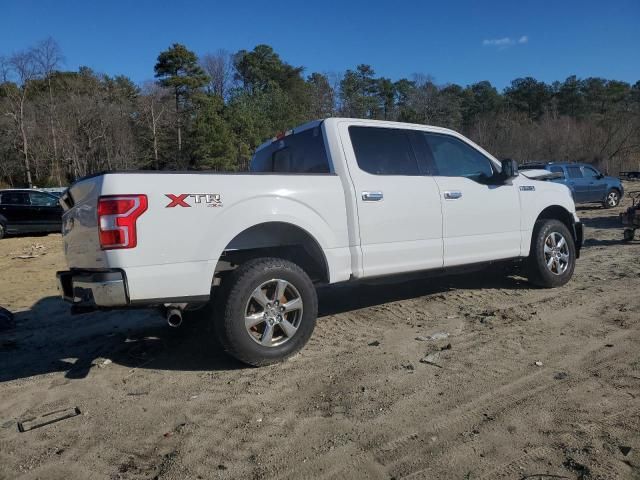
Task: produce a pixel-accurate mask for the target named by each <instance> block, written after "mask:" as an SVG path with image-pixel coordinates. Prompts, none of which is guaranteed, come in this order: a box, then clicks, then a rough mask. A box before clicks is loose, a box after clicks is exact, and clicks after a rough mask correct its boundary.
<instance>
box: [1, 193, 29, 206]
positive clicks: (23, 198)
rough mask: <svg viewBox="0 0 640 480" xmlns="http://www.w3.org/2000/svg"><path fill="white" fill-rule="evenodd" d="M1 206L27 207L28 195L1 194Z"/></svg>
mask: <svg viewBox="0 0 640 480" xmlns="http://www.w3.org/2000/svg"><path fill="white" fill-rule="evenodd" d="M0 203H2V205H29V195H27V194H26V193H25V192H3V193H2V195H1V196H0Z"/></svg>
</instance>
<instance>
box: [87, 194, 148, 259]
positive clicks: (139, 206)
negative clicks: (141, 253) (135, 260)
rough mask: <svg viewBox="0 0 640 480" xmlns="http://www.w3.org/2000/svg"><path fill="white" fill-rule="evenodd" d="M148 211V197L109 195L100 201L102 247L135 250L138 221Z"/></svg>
mask: <svg viewBox="0 0 640 480" xmlns="http://www.w3.org/2000/svg"><path fill="white" fill-rule="evenodd" d="M146 210H147V196H146V195H109V196H105V197H100V198H99V199H98V230H99V232H100V247H101V248H102V249H103V250H110V249H114V248H134V247H135V246H136V245H137V244H138V235H137V232H136V220H138V217H140V215H142V214H143V213H144V212H145V211H146Z"/></svg>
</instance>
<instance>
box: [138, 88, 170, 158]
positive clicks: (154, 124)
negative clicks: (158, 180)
mask: <svg viewBox="0 0 640 480" xmlns="http://www.w3.org/2000/svg"><path fill="white" fill-rule="evenodd" d="M170 95H171V92H170V91H169V90H168V89H166V88H163V87H161V86H160V85H158V84H157V83H154V82H149V83H147V84H145V85H144V87H143V92H142V95H141V96H140V98H139V104H140V113H141V114H142V115H141V118H142V120H143V122H144V123H145V124H146V126H147V127H148V128H149V130H150V131H151V140H152V144H153V161H154V166H155V169H156V170H160V157H159V153H158V130H159V128H160V121H161V120H162V117H163V115H164V113H165V112H166V110H167V100H168V99H169V98H170Z"/></svg>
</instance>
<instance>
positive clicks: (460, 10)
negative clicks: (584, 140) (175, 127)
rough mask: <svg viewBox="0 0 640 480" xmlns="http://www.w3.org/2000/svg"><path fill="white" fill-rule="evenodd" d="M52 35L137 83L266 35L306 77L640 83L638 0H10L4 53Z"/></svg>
mask: <svg viewBox="0 0 640 480" xmlns="http://www.w3.org/2000/svg"><path fill="white" fill-rule="evenodd" d="M49 35H50V36H52V37H54V38H55V39H56V40H57V41H58V43H59V44H60V46H61V48H62V50H63V52H64V55H65V57H66V61H65V65H64V67H65V68H67V69H77V68H78V66H80V65H86V66H89V67H91V68H93V69H94V70H96V71H99V72H103V73H107V74H110V75H114V74H125V75H127V76H129V77H131V78H132V79H133V80H134V81H136V82H142V81H144V80H148V79H152V78H153V66H154V63H155V59H156V57H157V55H158V53H159V52H160V51H161V50H163V49H166V48H167V47H168V46H169V45H170V44H171V43H173V42H180V43H184V44H185V45H187V47H189V48H190V49H192V50H194V51H195V52H196V53H198V54H202V53H205V52H215V51H216V50H218V49H220V48H223V49H226V50H229V51H237V50H239V49H243V48H244V49H251V48H253V47H254V46H255V45H257V44H259V43H267V44H269V45H271V46H273V47H274V48H275V50H276V51H277V52H278V53H279V54H280V55H281V57H282V58H283V59H284V60H285V61H287V62H289V63H291V64H292V65H296V66H299V65H302V66H305V67H306V70H305V73H307V74H308V73H311V72H312V71H319V72H338V73H339V72H343V71H344V70H346V69H348V68H354V67H355V66H356V65H357V64H359V63H368V64H370V65H372V66H373V68H374V69H375V71H376V73H377V74H378V75H384V76H388V77H391V78H392V79H394V80H397V79H398V78H401V77H411V75H412V74H413V73H423V74H427V75H431V76H433V77H434V78H435V80H436V82H437V83H440V84H445V83H459V84H462V85H466V84H470V83H473V82H477V81H480V80H490V81H491V82H492V83H493V84H494V85H496V86H497V87H498V88H503V87H504V86H506V85H507V84H508V83H509V82H510V81H511V80H512V79H514V78H517V77H523V76H533V77H536V78H538V79H540V80H544V81H547V82H551V81H553V80H564V79H565V78H566V77H567V76H569V75H572V74H575V75H578V76H579V77H588V76H602V77H606V78H613V79H617V80H624V81H627V82H631V83H635V82H636V81H638V80H640V0H609V1H606V2H603V1H602V0H599V1H593V0H583V1H564V0H555V1H545V0H538V1H535V2H525V1H519V0H510V1H496V2H489V1H486V0H485V1H480V0H478V1H471V0H467V1H446V0H440V1H434V2H432V1H426V0H425V1H403V0H395V1H389V0H386V1H378V0H370V1H366V2H365V1H348V0H342V1H333V0H327V1H317V2H309V1H297V2H278V1H276V0H270V1H262V2H259V1H253V0H242V1H238V0H236V1H235V2H233V1H224V2H222V1H208V2H205V1H182V2H180V1H175V0H174V1H172V2H168V1H162V0H156V1H148V0H144V1H136V2H134V1H122V0H110V1H102V2H98V1H91V0H83V1H77V0H41V1H32V0H5V1H4V2H3V4H2V7H1V8H0V55H8V54H11V53H12V52H13V51H16V50H20V49H23V48H25V47H28V46H30V45H32V44H34V43H35V42H37V41H38V40H40V39H43V38H45V37H47V36H49Z"/></svg>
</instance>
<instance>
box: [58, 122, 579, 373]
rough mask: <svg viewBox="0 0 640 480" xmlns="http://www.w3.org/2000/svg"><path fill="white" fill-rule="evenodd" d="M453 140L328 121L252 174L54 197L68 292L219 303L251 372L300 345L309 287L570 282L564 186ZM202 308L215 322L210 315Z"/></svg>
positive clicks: (571, 247)
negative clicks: (381, 281)
mask: <svg viewBox="0 0 640 480" xmlns="http://www.w3.org/2000/svg"><path fill="white" fill-rule="evenodd" d="M548 174H549V172H547V171H545V170H541V171H529V172H527V173H526V175H520V174H518V170H517V165H516V164H515V162H514V161H512V160H504V161H502V163H501V162H499V161H498V160H496V159H495V158H494V157H493V156H491V155H490V154H489V153H487V152H486V151H485V150H483V149H482V148H480V147H479V146H477V145H475V144H474V143H473V142H471V141H470V140H468V139H466V138H465V137H463V136H462V135H460V134H458V133H456V132H453V131H451V130H447V129H443V128H437V127H428V126H424V125H413V124H403V123H395V122H383V121H373V120H355V119H340V118H330V119H326V120H324V121H315V122H311V123H307V124H305V125H302V126H300V127H298V128H295V129H294V130H291V131H289V132H287V133H286V134H283V135H281V136H278V137H277V138H275V139H273V140H272V141H268V142H266V143H265V144H263V145H262V146H260V147H259V148H258V150H257V151H256V153H255V155H254V157H253V160H252V162H251V171H250V172H248V173H230V174H220V173H204V172H201V173H194V172H166V173H161V172H126V173H116V172H114V173H108V174H100V175H95V176H92V177H88V178H85V179H83V180H80V181H78V182H77V183H75V184H74V185H72V186H71V187H70V189H69V191H68V192H67V193H66V194H65V195H64V196H63V198H62V200H61V203H62V204H63V206H64V208H65V210H66V211H65V213H64V217H63V218H64V221H63V235H64V237H63V238H64V250H65V254H66V258H67V262H68V265H69V270H68V271H64V272H58V280H59V286H60V290H61V292H62V295H63V297H64V298H65V299H66V300H67V301H69V302H72V303H73V305H74V306H75V308H76V309H81V310H86V309H95V308H102V307H109V308H114V307H116V308H121V307H125V308H126V307H138V306H141V305H142V306H149V305H160V306H163V307H164V309H165V311H166V317H167V321H168V322H169V323H170V324H171V325H177V324H179V323H180V322H181V321H182V315H183V312H188V311H189V310H190V309H193V308H196V307H198V306H199V305H203V304H205V302H208V301H209V299H210V294H211V292H212V287H213V292H215V297H214V298H215V301H214V304H215V309H214V310H215V314H212V315H213V322H214V325H215V331H216V334H217V336H218V338H219V340H220V343H221V344H222V346H223V347H224V349H225V350H226V351H227V352H228V353H230V354H231V355H233V356H235V357H236V358H238V359H240V360H241V361H243V362H246V363H248V364H251V365H265V364H268V363H272V362H276V361H280V360H282V359H284V358H286V357H288V356H290V355H292V354H293V353H295V352H297V351H298V350H299V349H300V348H302V346H303V345H304V344H305V343H306V342H307V340H308V339H309V337H310V336H311V333H312V331H313V329H314V325H315V321H316V315H317V297H316V290H315V286H316V285H318V284H333V283H338V282H347V281H357V280H361V279H368V278H371V277H381V276H386V275H394V274H401V273H406V272H415V271H423V270H443V269H444V270H445V271H453V269H455V268H456V267H460V266H467V265H471V264H474V265H475V264H481V263H483V262H493V261H501V260H508V261H512V260H519V261H522V262H524V264H525V266H526V267H527V272H528V275H529V279H530V281H531V282H532V283H534V284H536V285H539V286H542V287H558V286H560V285H563V284H565V283H566V282H567V281H569V279H570V278H571V276H572V274H573V271H574V266H575V261H576V258H577V257H578V256H579V252H580V247H581V244H582V225H581V223H580V221H579V219H578V217H577V215H576V212H575V205H574V202H573V199H572V198H571V194H570V192H569V190H568V189H567V188H566V187H565V186H564V185H558V184H556V183H553V182H547V181H540V180H536V179H535V177H537V176H540V175H548ZM202 311H203V312H210V311H211V310H210V309H209V307H205V308H204V309H203V310H202Z"/></svg>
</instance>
